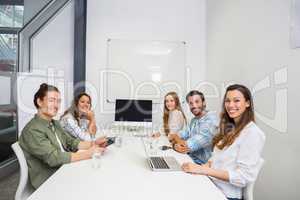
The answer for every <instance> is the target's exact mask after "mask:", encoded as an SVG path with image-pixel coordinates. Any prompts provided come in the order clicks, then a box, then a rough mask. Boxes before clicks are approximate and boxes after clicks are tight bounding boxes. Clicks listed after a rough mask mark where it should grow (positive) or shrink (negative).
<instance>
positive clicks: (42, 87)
mask: <svg viewBox="0 0 300 200" xmlns="http://www.w3.org/2000/svg"><path fill="white" fill-rule="evenodd" d="M52 91H55V92H59V90H58V89H57V87H55V86H53V85H48V84H46V83H42V84H41V85H40V88H39V90H38V91H37V92H36V93H35V94H34V98H33V103H34V105H35V107H36V108H37V109H38V108H39V105H38V103H37V100H38V99H40V100H43V98H44V97H45V96H46V95H47V92H52Z"/></svg>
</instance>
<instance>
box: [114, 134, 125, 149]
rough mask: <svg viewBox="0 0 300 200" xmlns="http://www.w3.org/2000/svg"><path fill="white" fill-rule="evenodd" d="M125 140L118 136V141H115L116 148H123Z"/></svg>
mask: <svg viewBox="0 0 300 200" xmlns="http://www.w3.org/2000/svg"><path fill="white" fill-rule="evenodd" d="M122 140H123V139H122V137H121V136H120V135H117V136H116V139H115V145H116V147H121V146H122V142H123V141H122Z"/></svg>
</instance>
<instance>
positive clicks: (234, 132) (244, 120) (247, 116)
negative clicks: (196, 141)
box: [213, 84, 255, 150]
mask: <svg viewBox="0 0 300 200" xmlns="http://www.w3.org/2000/svg"><path fill="white" fill-rule="evenodd" d="M232 90H238V91H239V92H241V93H242V94H243V96H244V98H245V100H246V102H249V107H247V108H246V110H245V112H244V113H243V114H242V116H241V119H240V120H239V122H238V123H237V124H235V122H234V120H233V119H232V118H230V117H229V115H228V113H227V111H226V109H225V100H226V95H227V93H228V92H229V91H232ZM251 121H255V118H254V107H253V100H252V96H251V92H250V90H249V89H248V88H247V87H245V86H243V85H238V84H235V85H231V86H229V87H227V89H226V92H225V95H224V99H223V105H222V112H221V114H220V126H219V128H220V132H219V133H218V134H217V135H216V136H215V137H214V139H213V147H215V146H216V147H217V148H219V149H221V150H222V149H223V148H224V147H226V146H230V145H231V144H232V143H233V142H234V141H235V139H236V138H237V137H238V136H239V135H240V133H241V131H242V130H243V128H244V127H245V126H246V125H247V124H248V123H249V122H251Z"/></svg>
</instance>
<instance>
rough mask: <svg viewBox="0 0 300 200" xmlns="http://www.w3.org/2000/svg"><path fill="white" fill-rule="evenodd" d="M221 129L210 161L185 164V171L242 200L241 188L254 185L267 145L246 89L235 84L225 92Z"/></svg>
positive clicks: (216, 137)
mask: <svg viewBox="0 0 300 200" xmlns="http://www.w3.org/2000/svg"><path fill="white" fill-rule="evenodd" d="M219 129H220V130H219V133H218V134H217V135H216V136H215V137H214V139H213V153H212V157H211V158H210V159H209V161H208V162H207V163H206V164H204V165H197V164H194V163H184V164H183V165H182V169H183V170H184V171H186V172H189V173H195V174H201V175H206V176H209V177H211V179H212V181H213V182H214V183H215V184H216V185H217V187H219V188H220V189H221V190H222V191H223V193H224V194H225V195H226V197H227V198H228V199H230V200H239V199H243V196H242V188H243V187H246V185H247V184H249V183H251V182H253V181H255V179H256V177H257V174H258V172H259V170H260V166H261V160H262V158H261V152H262V149H263V146H264V143H265V134H264V133H263V132H262V130H261V129H259V128H258V126H257V125H256V124H255V117H254V106H253V100H252V96H251V92H250V90H249V89H248V88H247V87H245V86H243V85H238V84H235V85H231V86H229V87H228V88H227V89H226V93H225V96H224V100H223V104H222V112H221V115H220V126H219Z"/></svg>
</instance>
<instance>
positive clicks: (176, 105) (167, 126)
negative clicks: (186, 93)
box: [163, 92, 186, 135]
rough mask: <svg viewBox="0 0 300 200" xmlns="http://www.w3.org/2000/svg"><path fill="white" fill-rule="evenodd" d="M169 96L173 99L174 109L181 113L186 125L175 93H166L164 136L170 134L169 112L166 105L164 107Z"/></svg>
mask: <svg viewBox="0 0 300 200" xmlns="http://www.w3.org/2000/svg"><path fill="white" fill-rule="evenodd" d="M169 95H170V96H172V97H173V99H174V101H175V109H176V110H179V111H180V112H181V113H182V115H183V118H184V122H185V123H186V117H185V115H184V112H183V110H182V107H181V104H180V100H179V97H178V95H177V93H176V92H169V93H167V94H166V95H165V97H164V115H163V122H164V131H165V133H166V135H168V134H169V133H170V127H169V113H170V111H169V110H168V108H167V105H166V97H167V96H169Z"/></svg>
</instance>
